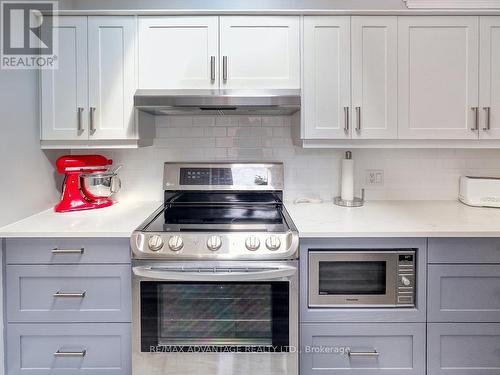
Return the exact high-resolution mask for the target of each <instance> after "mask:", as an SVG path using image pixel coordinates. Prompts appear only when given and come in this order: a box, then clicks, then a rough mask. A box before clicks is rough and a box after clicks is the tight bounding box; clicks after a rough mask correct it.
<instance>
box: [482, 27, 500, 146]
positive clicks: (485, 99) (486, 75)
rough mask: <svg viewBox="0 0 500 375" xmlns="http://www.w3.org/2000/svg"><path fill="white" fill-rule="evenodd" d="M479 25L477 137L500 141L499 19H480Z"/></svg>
mask: <svg viewBox="0 0 500 375" xmlns="http://www.w3.org/2000/svg"><path fill="white" fill-rule="evenodd" d="M480 23H481V30H480V37H481V43H480V58H479V61H480V64H481V65H480V70H479V80H480V82H479V90H480V91H479V105H480V107H481V108H480V109H481V111H482V113H483V117H482V121H481V127H480V131H479V136H480V138H482V139H500V17H481V18H480ZM488 111H489V113H488ZM488 115H489V118H488Z"/></svg>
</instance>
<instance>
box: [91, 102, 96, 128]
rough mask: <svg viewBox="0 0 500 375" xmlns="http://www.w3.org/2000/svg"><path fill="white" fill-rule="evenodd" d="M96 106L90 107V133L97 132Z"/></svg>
mask: <svg viewBox="0 0 500 375" xmlns="http://www.w3.org/2000/svg"><path fill="white" fill-rule="evenodd" d="M95 109H96V108H95V107H90V134H94V133H95V124H94V113H95Z"/></svg>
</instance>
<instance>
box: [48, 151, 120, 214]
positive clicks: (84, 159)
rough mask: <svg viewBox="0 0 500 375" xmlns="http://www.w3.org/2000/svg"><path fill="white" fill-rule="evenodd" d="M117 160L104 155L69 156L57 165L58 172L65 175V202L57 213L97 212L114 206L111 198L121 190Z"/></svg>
mask: <svg viewBox="0 0 500 375" xmlns="http://www.w3.org/2000/svg"><path fill="white" fill-rule="evenodd" d="M112 164H113V160H111V159H107V158H105V157H104V156H101V155H66V156H61V157H60V158H59V159H57V161H56V167H57V171H58V172H59V173H64V174H65V175H66V176H65V178H64V185H63V193H62V197H61V201H60V202H59V203H58V204H57V205H56V206H55V208H54V209H55V211H56V212H69V211H81V210H93V209H96V208H103V207H109V206H111V205H113V201H112V200H111V199H110V197H111V195H113V194H114V193H116V192H118V190H119V189H120V187H121V182H120V179H119V178H118V176H117V174H116V172H117V171H118V169H119V168H120V167H117V168H111V165H112Z"/></svg>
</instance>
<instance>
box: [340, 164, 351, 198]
mask: <svg viewBox="0 0 500 375" xmlns="http://www.w3.org/2000/svg"><path fill="white" fill-rule="evenodd" d="M340 197H341V198H342V199H343V200H345V201H352V200H353V199H354V160H352V159H343V160H342V185H341V189H340Z"/></svg>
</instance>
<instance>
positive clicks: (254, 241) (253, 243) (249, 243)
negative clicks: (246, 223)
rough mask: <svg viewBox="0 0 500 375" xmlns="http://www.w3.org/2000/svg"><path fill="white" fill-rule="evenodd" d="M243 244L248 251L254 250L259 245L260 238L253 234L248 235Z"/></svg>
mask: <svg viewBox="0 0 500 375" xmlns="http://www.w3.org/2000/svg"><path fill="white" fill-rule="evenodd" d="M245 246H246V247H247V249H248V250H250V251H255V250H257V249H258V248H259V246H260V240H259V239H258V238H257V237H255V236H250V237H248V238H247V239H246V241H245Z"/></svg>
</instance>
